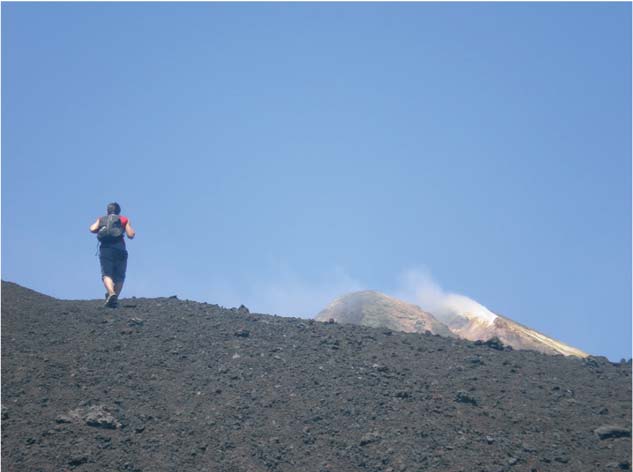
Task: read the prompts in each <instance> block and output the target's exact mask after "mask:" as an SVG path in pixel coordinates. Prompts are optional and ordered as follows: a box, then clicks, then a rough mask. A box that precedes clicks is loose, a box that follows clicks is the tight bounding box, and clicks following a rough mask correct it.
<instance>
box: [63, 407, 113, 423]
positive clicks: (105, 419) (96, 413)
mask: <svg viewBox="0 0 633 472" xmlns="http://www.w3.org/2000/svg"><path fill="white" fill-rule="evenodd" d="M55 421H56V422H57V423H59V424H64V423H85V424H87V425H88V426H92V427H94V428H104V429H118V428H120V427H121V423H120V422H119V421H118V420H117V419H116V418H115V417H114V416H113V415H112V414H111V413H110V412H109V411H108V410H107V409H106V407H105V406H103V405H95V406H89V407H80V408H76V409H74V410H72V411H70V412H68V413H67V414H65V415H59V416H58V417H57V418H56V419H55Z"/></svg>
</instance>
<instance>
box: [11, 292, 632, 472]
mask: <svg viewBox="0 0 633 472" xmlns="http://www.w3.org/2000/svg"><path fill="white" fill-rule="evenodd" d="M102 303H103V301H102V300H92V301H68V300H57V299H53V298H50V297H46V296H43V295H41V294H38V293H36V292H33V291H30V290H28V289H25V288H22V287H20V286H17V285H15V284H12V283H6V282H3V283H2V470H3V471H7V472H9V471H63V470H76V471H103V470H107V471H148V472H153V471H202V470H205V471H208V470H212V471H220V472H223V471H226V472H229V471H231V472H233V471H234V472H240V471H253V472H258V471H288V472H290V471H292V472H295V471H307V472H311V471H314V472H320V471H361V470H362V471H375V472H379V471H380V472H394V471H464V472H466V471H468V472H470V471H490V472H499V471H515V470H516V471H602V470H607V471H608V470H623V469H624V470H627V469H630V462H631V456H630V450H631V438H630V423H631V364H630V363H618V364H612V363H610V362H608V361H607V360H606V359H605V358H596V357H589V358H587V359H579V358H575V357H569V358H566V357H563V356H549V355H543V354H540V353H537V352H532V351H510V350H498V349H499V348H500V346H499V345H497V344H494V343H491V344H490V345H486V344H481V343H480V344H475V343H473V342H469V341H463V340H457V339H451V338H445V337H440V336H434V335H430V334H426V335H425V334H416V333H400V332H392V331H388V330H385V329H376V328H369V327H363V326H353V325H339V324H336V323H319V322H316V321H313V320H302V319H296V318H281V317H275V316H268V315H258V314H250V313H248V311H247V310H245V309H243V310H238V309H231V310H229V309H224V308H221V307H219V306H217V305H208V304H205V303H197V302H191V301H181V300H178V299H176V298H156V299H140V298H139V299H123V300H121V302H120V303H121V306H120V308H119V309H116V310H111V309H106V308H102V307H101V304H102Z"/></svg>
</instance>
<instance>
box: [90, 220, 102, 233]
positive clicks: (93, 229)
mask: <svg viewBox="0 0 633 472" xmlns="http://www.w3.org/2000/svg"><path fill="white" fill-rule="evenodd" d="M99 220H100V218H97V221H95V222H94V223H92V224H91V225H90V232H91V233H98V232H99Z"/></svg>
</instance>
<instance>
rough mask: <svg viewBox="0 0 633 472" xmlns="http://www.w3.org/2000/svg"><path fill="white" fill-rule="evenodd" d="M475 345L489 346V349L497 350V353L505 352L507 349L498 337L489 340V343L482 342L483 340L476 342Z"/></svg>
mask: <svg viewBox="0 0 633 472" xmlns="http://www.w3.org/2000/svg"><path fill="white" fill-rule="evenodd" d="M475 345H477V346H482V345H483V346H488V347H489V348H491V349H496V350H497V351H503V350H504V349H505V348H506V346H505V344H503V342H502V341H501V339H499V338H498V337H497V336H495V337H492V338H490V339H488V340H487V341H481V340H478V341H475Z"/></svg>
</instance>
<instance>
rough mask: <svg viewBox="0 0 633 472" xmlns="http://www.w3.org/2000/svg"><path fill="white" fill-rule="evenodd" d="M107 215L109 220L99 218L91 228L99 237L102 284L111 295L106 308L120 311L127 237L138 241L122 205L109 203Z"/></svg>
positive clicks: (106, 217)
mask: <svg viewBox="0 0 633 472" xmlns="http://www.w3.org/2000/svg"><path fill="white" fill-rule="evenodd" d="M106 211H107V214H106V215H105V216H102V217H100V218H97V221H95V222H94V223H92V224H91V225H90V232H91V233H96V235H97V239H98V240H99V243H100V244H99V262H100V263H101V280H103V286H104V287H105V288H106V290H107V291H108V292H107V293H106V301H105V306H107V307H110V308H116V306H117V300H118V298H119V295H120V294H121V290H123V282H125V272H126V270H127V249H126V248H125V240H124V235H127V237H128V238H129V239H134V236H136V231H134V228H132V225H131V224H130V220H129V218H127V217H125V216H123V215H121V206H120V205H119V204H118V203H116V202H113V203H109V204H108V207H107V209H106Z"/></svg>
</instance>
